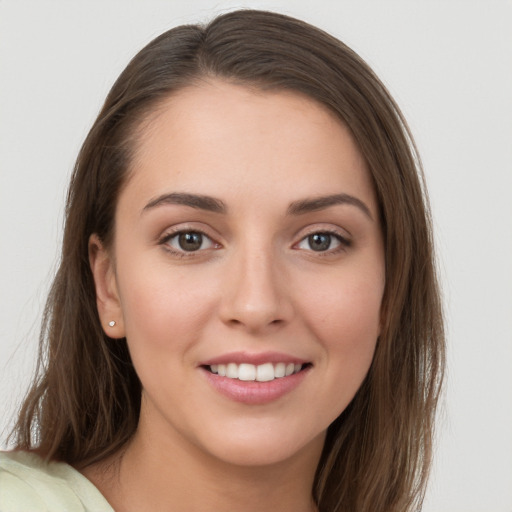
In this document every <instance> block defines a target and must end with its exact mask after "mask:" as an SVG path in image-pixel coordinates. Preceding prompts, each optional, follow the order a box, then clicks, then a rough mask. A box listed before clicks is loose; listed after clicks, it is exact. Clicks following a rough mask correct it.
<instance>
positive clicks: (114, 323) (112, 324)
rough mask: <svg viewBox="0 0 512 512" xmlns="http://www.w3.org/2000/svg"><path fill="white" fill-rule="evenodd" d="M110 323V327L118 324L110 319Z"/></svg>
mask: <svg viewBox="0 0 512 512" xmlns="http://www.w3.org/2000/svg"><path fill="white" fill-rule="evenodd" d="M108 325H109V326H110V327H114V325H116V322H115V321H114V320H110V322H109V323H108Z"/></svg>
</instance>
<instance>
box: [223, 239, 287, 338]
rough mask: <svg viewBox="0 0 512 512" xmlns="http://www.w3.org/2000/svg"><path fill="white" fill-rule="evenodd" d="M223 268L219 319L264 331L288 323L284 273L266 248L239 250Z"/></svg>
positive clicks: (230, 323)
mask: <svg viewBox="0 0 512 512" xmlns="http://www.w3.org/2000/svg"><path fill="white" fill-rule="evenodd" d="M233 260H234V261H231V262H230V264H229V268H227V270H226V274H227V275H226V279H225V282H224V284H225V288H224V291H223V296H222V300H221V306H220V316H221V320H222V321H223V322H224V323H226V324H228V325H230V326H231V327H236V328H240V329H244V330H246V331H248V332H251V333H253V334H254V333H259V334H264V333H265V332H269V331H272V330H274V329H276V328H279V326H283V325H285V324H286V323H288V322H289V321H290V320H291V318H292V317H293V306H292V301H291V297H290V294H289V288H288V285H287V279H286V275H285V273H284V269H283V266H282V265H279V264H278V262H277V261H276V258H275V257H273V255H272V253H271V251H270V250H268V251H264V250H259V251H256V252H255V251H254V248H253V250H252V251H251V250H249V251H239V254H237V255H236V256H234V258H233Z"/></svg>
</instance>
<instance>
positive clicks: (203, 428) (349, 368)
mask: <svg viewBox="0 0 512 512" xmlns="http://www.w3.org/2000/svg"><path fill="white" fill-rule="evenodd" d="M90 248H91V264H92V268H93V272H94V275H95V279H96V286H97V293H98V308H99V312H100V317H101V319H102V322H103V324H104V326H105V330H106V332H107V333H108V334H109V335H110V336H112V337H122V336H126V338H127V342H128V345H129V349H130V353H131V356H132V359H133V363H134V365H135V368H136V371H137V373H138V375H139V377H140V380H141V382H142V386H143V400H142V411H141V422H140V426H139V433H138V434H139V435H140V434H142V433H144V435H146V436H150V437H151V438H152V439H153V440H155V439H156V440H158V442H159V443H163V444H165V443H170V444H171V445H172V443H177V442H179V443H181V446H183V445H187V444H189V445H190V446H193V447H194V449H196V450H200V451H201V453H204V454H208V456H211V457H215V458H216V459H221V460H223V461H226V462H229V463H233V464H241V465H263V464H272V463H277V462H279V461H283V460H288V459H290V458H293V457H294V456H298V454H304V453H315V454H317V455H318V456H319V453H320V450H321V447H322V443H323V440H324V435H325V432H326V429H327V427H328V426H329V424H330V423H331V422H332V421H333V420H334V419H335V418H336V417H337V416H338V415H339V414H340V413H341V412H342V411H343V410H344V409H345V407H346V406H347V405H348V404H349V402H350V401H351V399H352V398H353V397H354V394H355V393H356V391H357V390H358V388H359V386H360V385H361V383H362V381H363V379H364V377H365V375H366V373H367V371H368V369H369V366H370V363H371V361H372V357H373V354H374V350H375V345H376V340H377V337H378V335H379V328H380V307H381V299H382V294H383V289H384V282H385V275H384V256H383V242H382V236H381V229H380V225H379V221H378V211H377V205H376V199H375V195H374V191H373V186H372V183H371V178H370V175H369V173H368V170H367V168H366V165H365V162H364V159H363V158H362V156H361V154H360V152H359V151H358V149H357V147H356V145H355V143H354V141H353V139H352V137H351V135H350V132H349V131H348V130H347V129H346V127H345V126H344V125H343V124H341V123H340V122H339V121H338V120H336V119H335V118H334V117H333V116H332V115H331V114H330V113H329V112H328V111H327V110H326V109H324V108H323V107H322V106H320V105H319V104H317V103H315V102H314V101H312V100H310V99H307V98H305V97H303V96H300V95H298V94H295V93H291V92H259V91H252V90H250V89H247V88H244V87H241V86H235V85H228V84H225V83H222V82H213V83H210V84H207V85H201V86H198V87H190V88H187V89H185V90H183V91H181V92H180V93H178V94H176V95H174V96H173V97H171V98H169V100H168V101H167V102H166V103H165V105H163V106H162V107H161V108H160V109H159V111H158V112H156V113H155V114H154V115H153V116H152V118H151V119H150V120H149V121H148V123H147V124H146V126H145V127H144V130H143V134H142V138H141V140H140V146H139V148H138V150H137V154H136V157H135V159H134V162H133V165H132V169H131V174H130V178H129V180H128V182H127V184H126V186H125V188H124V189H123V190H122V192H121V194H120V197H119V202H118V205H117V210H116V218H115V241H114V245H113V247H112V249H111V251H110V252H107V251H106V250H104V249H103V248H102V247H101V244H100V243H99V242H98V241H97V240H96V239H95V237H92V239H91V245H90ZM110 320H115V321H116V325H115V326H114V327H109V326H108V323H109V321H110Z"/></svg>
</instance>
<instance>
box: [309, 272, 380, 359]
mask: <svg viewBox="0 0 512 512" xmlns="http://www.w3.org/2000/svg"><path fill="white" fill-rule="evenodd" d="M382 275H383V274H382V273H380V272H372V273H371V274H368V275H365V274H364V273H358V272H353V273H351V272H347V273H344V275H340V276H336V277H333V276H331V279H329V280H326V281H325V282H323V283H322V282H318V281H317V282H316V286H315V287H314V289H315V290H317V291H316V292H315V291H313V292H311V290H309V292H308V293H307V294H306V291H305V290H304V291H303V293H302V295H303V296H304V297H307V303H305V302H303V305H302V311H303V314H302V316H303V318H304V319H305V320H306V322H308V324H309V328H310V329H311V330H312V331H313V332H315V335H316V338H317V339H318V340H319V342H320V343H321V344H322V345H323V346H324V348H325V349H326V350H327V352H328V354H329V356H330V357H338V356H339V357H340V358H341V359H342V360H343V361H350V364H351V365H353V367H354V368H360V367H364V366H369V364H370V363H371V359H372V357H373V352H374V349H375V344H376V341H377V338H378V336H379V334H380V314H381V302H382V295H383V290H384V279H383V277H382Z"/></svg>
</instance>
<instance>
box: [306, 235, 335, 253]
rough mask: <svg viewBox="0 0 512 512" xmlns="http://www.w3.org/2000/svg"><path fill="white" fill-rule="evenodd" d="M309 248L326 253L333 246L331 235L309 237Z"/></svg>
mask: <svg viewBox="0 0 512 512" xmlns="http://www.w3.org/2000/svg"><path fill="white" fill-rule="evenodd" d="M308 241H309V246H310V247H311V249H313V251H326V250H327V249H329V246H330V245H331V235H329V234H326V233H315V234H314V235H310V236H309V237H308Z"/></svg>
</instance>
